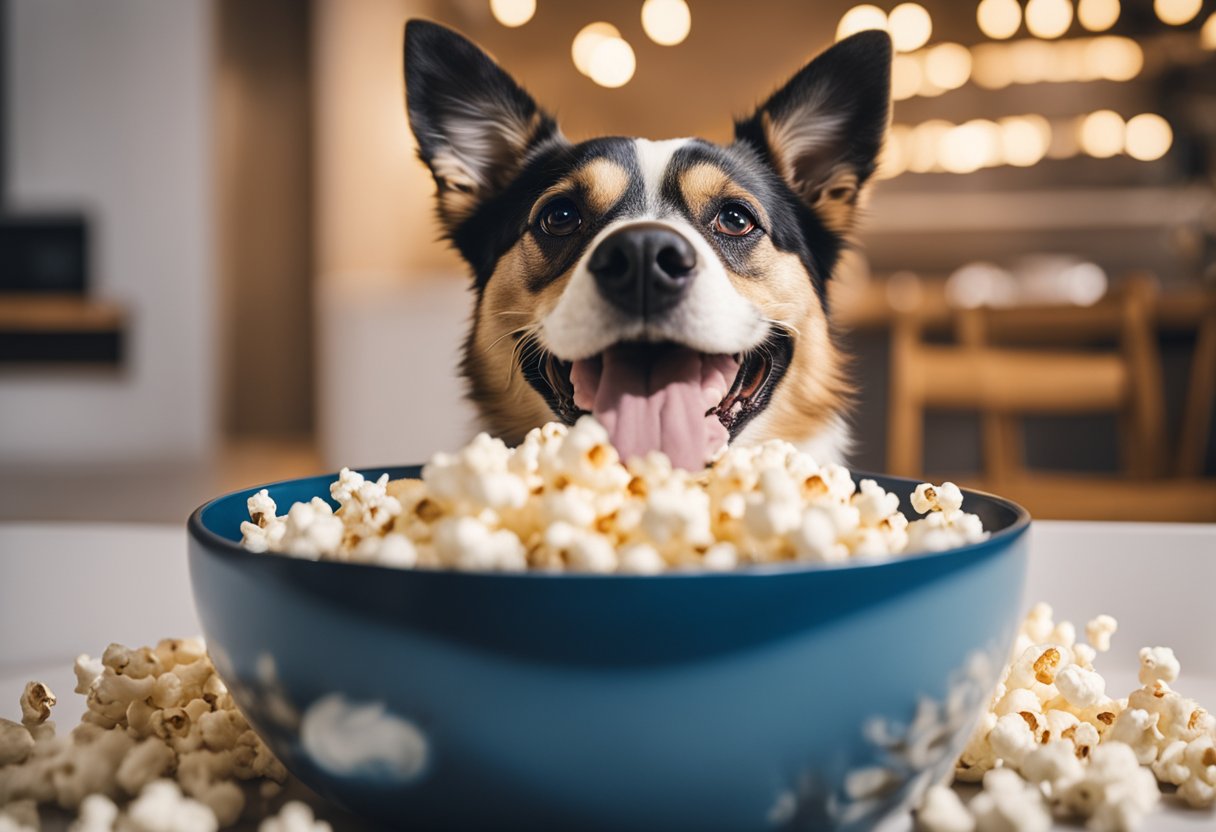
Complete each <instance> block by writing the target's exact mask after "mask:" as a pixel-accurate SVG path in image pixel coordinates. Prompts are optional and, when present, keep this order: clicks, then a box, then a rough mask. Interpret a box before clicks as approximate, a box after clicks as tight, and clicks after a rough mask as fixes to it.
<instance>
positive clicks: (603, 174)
mask: <svg viewBox="0 0 1216 832" xmlns="http://www.w3.org/2000/svg"><path fill="white" fill-rule="evenodd" d="M628 187H629V172H628V171H627V170H625V169H624V168H623V167H621V166H620V165H618V164H617V163H616V162H612V161H609V160H608V159H593V160H591V161H590V162H588V163H587V164H586V165H583V166H582V167H581V168H579V169H578V170H576V171H574V173H572V174H570V175H569V176H567V177H565V178H563V179H562V180H561V181H559V182H557V183H556V184H554V185H552V186H550V187H549V188H546V189H545V192H544V193H542V194H541V195H540V197H539V198H538V199H537V200H536V202H535V203H533V204H532V211H531V214H530V216H529V218H528V222H529V223H533V222H536V217H537V214H539V213H540V209H541V208H544V207H545V205H546V204H548V202H549V200H551V199H553V198H554V197H557V196H563V195H565V194H569V193H572V192H574V191H578V192H579V193H580V195H581V196H582V198H583V201H584V202H585V203H586V207H587V209H588V210H589V211H590V212H591V213H593V214H603V213H605V212H606V211H607V210H608V209H609V208H611V207H612V206H613V205H615V204H616V203H617V200H619V199H620V198H621V197H622V196H624V194H625V189H626V188H628Z"/></svg>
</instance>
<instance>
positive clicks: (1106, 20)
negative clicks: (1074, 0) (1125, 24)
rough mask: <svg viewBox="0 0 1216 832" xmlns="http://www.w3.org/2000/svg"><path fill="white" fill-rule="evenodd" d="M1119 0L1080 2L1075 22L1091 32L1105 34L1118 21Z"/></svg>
mask: <svg viewBox="0 0 1216 832" xmlns="http://www.w3.org/2000/svg"><path fill="white" fill-rule="evenodd" d="M1119 11H1120V9H1119V0H1081V2H1080V3H1078V4H1077V20H1078V21H1079V22H1080V24H1081V25H1082V26H1084V27H1085V28H1086V29H1088V30H1089V31H1091V32H1105V31H1106V30H1107V29H1109V28H1110V27H1111V26H1114V25H1115V23H1117V22H1118V20H1119Z"/></svg>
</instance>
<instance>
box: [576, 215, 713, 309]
mask: <svg viewBox="0 0 1216 832" xmlns="http://www.w3.org/2000/svg"><path fill="white" fill-rule="evenodd" d="M696 267H697V252H696V249H694V248H693V247H692V243H690V242H688V240H686V239H685V238H684V237H681V236H680V235H679V234H677V233H676V232H674V231H672V230H671V229H669V228H666V227H665V226H661V225H651V224H644V225H630V226H627V227H625V228H622V229H620V230H619V231H616V232H613V233H612V234H611V235H609V236H608V237H606V238H605V239H604V240H603V241H602V242H601V243H600V244H599V245H598V246H597V247H596V249H595V251H593V252H592V253H591V260H590V261H588V263H587V268H589V269H590V270H591V273H592V274H593V275H595V282H596V284H597V285H598V286H599V288H600V294H602V295H603V296H604V297H605V298H606V299H607V300H609V301H610V302H611V303H612V304H613V305H614V306H616V307H617V308H618V309H620V310H621V311H623V312H625V313H627V314H629V315H633V316H636V317H646V318H649V317H654V316H656V315H660V314H662V313H664V312H666V311H667V310H669V309H671V308H672V307H673V306H675V305H676V304H677V303H679V301H680V299H681V298H683V297H684V295H685V294H686V293H687V292H688V287H689V286H691V285H692V281H693V278H694V277H696Z"/></svg>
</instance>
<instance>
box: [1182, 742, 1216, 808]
mask: <svg viewBox="0 0 1216 832" xmlns="http://www.w3.org/2000/svg"><path fill="white" fill-rule="evenodd" d="M1214 746H1216V741H1214V740H1213V737H1212V735H1211V734H1210V733H1209V734H1208V735H1206V736H1202V737H1198V738H1196V739H1194V740H1191V741H1190V742H1189V743H1187V746H1186V748H1185V749H1184V750H1183V752H1182V761H1183V763H1184V764H1185V765H1186V767H1187V768H1188V769H1189V770H1190V775H1189V776H1188V777H1187V778H1186V779H1185V780H1184V781H1183V782H1182V784H1181V785H1180V786H1179V788H1178V794H1179V795H1181V796H1182V799H1183V800H1185V801H1186V802H1187V803H1188V804H1190V805H1191V806H1194V807H1195V808H1197V809H1204V808H1206V809H1210V808H1211V807H1212V806H1214V805H1216V747H1214Z"/></svg>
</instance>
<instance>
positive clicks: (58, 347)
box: [0, 294, 128, 366]
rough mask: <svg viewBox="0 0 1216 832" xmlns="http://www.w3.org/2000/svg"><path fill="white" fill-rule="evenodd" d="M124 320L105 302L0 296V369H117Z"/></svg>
mask: <svg viewBox="0 0 1216 832" xmlns="http://www.w3.org/2000/svg"><path fill="white" fill-rule="evenodd" d="M127 324H128V316H127V313H126V310H125V309H123V307H121V306H119V305H117V304H115V303H111V302H108V301H98V300H90V299H88V298H82V297H75V296H71V295H35V294H0V364H3V365H5V366H12V365H29V364H39V365H42V364H86V365H91V366H97V365H102V366H117V365H119V364H121V363H122V360H123V342H124V336H125V334H126V330H127Z"/></svg>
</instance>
